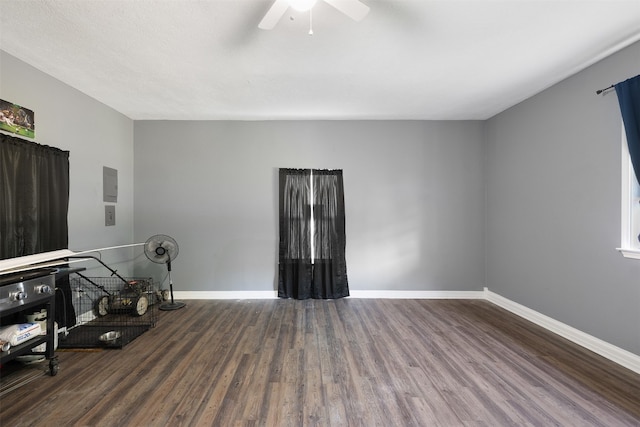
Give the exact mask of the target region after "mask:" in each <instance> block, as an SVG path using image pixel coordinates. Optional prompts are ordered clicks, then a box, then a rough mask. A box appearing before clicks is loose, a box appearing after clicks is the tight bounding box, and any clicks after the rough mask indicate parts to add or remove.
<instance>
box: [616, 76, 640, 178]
mask: <svg viewBox="0 0 640 427" xmlns="http://www.w3.org/2000/svg"><path fill="white" fill-rule="evenodd" d="M614 87H615V88H616V94H617V95H618V102H619V104H620V113H621V114H622V121H623V122H624V129H625V133H626V135H627V145H628V146H629V157H631V164H632V165H633V169H634V171H635V173H636V178H637V179H638V182H640V76H635V77H633V78H630V79H628V80H625V81H623V82H620V83H618V84H616V85H614Z"/></svg>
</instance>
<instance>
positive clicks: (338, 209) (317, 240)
mask: <svg viewBox="0 0 640 427" xmlns="http://www.w3.org/2000/svg"><path fill="white" fill-rule="evenodd" d="M313 206H314V209H313V218H314V239H313V241H314V264H313V288H312V297H313V298H322V299H326V298H342V297H346V296H349V284H348V281H347V262H346V258H345V247H346V239H345V219H344V189H343V182H342V171H341V170H314V171H313Z"/></svg>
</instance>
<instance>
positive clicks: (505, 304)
mask: <svg viewBox="0 0 640 427" xmlns="http://www.w3.org/2000/svg"><path fill="white" fill-rule="evenodd" d="M484 293H485V299H486V300H487V301H489V302H492V303H494V304H495V305H497V306H499V307H502V308H504V309H505V310H507V311H510V312H512V313H513V314H516V315H518V316H520V317H522V318H524V319H527V320H529V321H530V322H533V323H535V324H536V325H538V326H541V327H543V328H545V329H546V330H548V331H551V332H553V333H555V334H558V335H560V336H561V337H563V338H566V339H568V340H569V341H572V342H574V343H576V344H578V345H580V346H582V347H584V348H586V349H588V350H591V351H593V352H594V353H597V354H599V355H600V356H602V357H605V358H607V359H609V360H611V361H612V362H615V363H617V364H619V365H621V366H624V367H625V368H627V369H630V370H632V371H634V372H636V373H638V374H640V356H638V355H635V354H633V353H631V352H629V351H626V350H624V349H622V348H620V347H616V346H615V345H612V344H609V343H608V342H606V341H603V340H601V339H599V338H596V337H594V336H592V335H589V334H586V333H584V332H582V331H580V330H579V329H576V328H574V327H572V326H569V325H567V324H564V323H562V322H559V321H557V320H555V319H553V318H551V317H549V316H545V315H544V314H542V313H538V312H537V311H535V310H532V309H530V308H528V307H525V306H524V305H521V304H518V303H517V302H513V301H511V300H509V299H507V298H505V297H503V296H501V295H498V294H496V293H494V292H491V291H490V290H488V289H487V288H484Z"/></svg>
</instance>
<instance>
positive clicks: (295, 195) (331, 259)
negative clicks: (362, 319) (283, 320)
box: [278, 169, 349, 299]
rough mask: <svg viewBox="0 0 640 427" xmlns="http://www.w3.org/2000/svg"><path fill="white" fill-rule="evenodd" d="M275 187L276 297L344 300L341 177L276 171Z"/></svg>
mask: <svg viewBox="0 0 640 427" xmlns="http://www.w3.org/2000/svg"><path fill="white" fill-rule="evenodd" d="M312 175H313V186H312V185H311V176H312ZM279 187H280V246H279V271H278V296H279V297H281V298H295V299H307V298H318V299H332V298H342V297H345V296H348V295H349V286H348V281H347V267H346V260H345V240H346V239H345V215H344V213H345V212H344V189H343V179H342V171H341V170H331V171H329V170H313V171H311V170H309V169H280V173H279ZM312 188H313V194H312ZM312 202H313V218H312V217H311V203H312ZM312 219H313V225H314V227H313V229H314V231H313V239H312V237H311V230H312V227H311V222H312ZM312 240H313V257H312V253H311V251H312Z"/></svg>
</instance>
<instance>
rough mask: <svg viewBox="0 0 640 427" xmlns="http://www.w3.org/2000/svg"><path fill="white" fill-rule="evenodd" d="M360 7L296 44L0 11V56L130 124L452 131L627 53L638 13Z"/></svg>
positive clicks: (430, 4)
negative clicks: (373, 122)
mask: <svg viewBox="0 0 640 427" xmlns="http://www.w3.org/2000/svg"><path fill="white" fill-rule="evenodd" d="M362 2H363V3H365V4H367V5H368V6H369V7H370V8H371V11H370V13H369V14H368V15H367V16H366V17H365V18H364V20H362V21H361V22H355V21H352V20H351V19H349V18H348V17H346V16H345V15H343V14H342V13H341V12H339V11H337V10H336V9H333V8H332V7H331V6H329V5H328V4H326V3H324V2H323V1H322V0H319V1H318V3H317V4H316V6H315V7H314V9H313V30H314V35H313V36H309V35H308V34H307V32H308V27H309V17H308V14H304V13H299V12H294V11H293V10H291V9H290V10H289V11H288V13H287V14H286V15H285V16H284V17H283V19H282V20H281V21H280V22H279V23H278V25H277V26H276V28H275V29H273V30H270V31H265V30H260V29H258V23H259V22H260V20H261V19H262V17H263V16H264V14H265V13H266V11H267V10H268V9H269V8H270V6H271V4H272V0H227V1H221V0H0V25H1V26H0V49H2V50H4V51H5V52H7V53H9V54H11V55H13V56H15V57H17V58H19V59H21V60H23V61H25V62H27V63H29V64H31V65H32V66H34V67H36V68H38V69H40V70H42V71H44V72H45V73H48V74H50V75H52V76H54V77H56V78H57V79H59V80H61V81H63V82H65V83H67V84H69V85H71V86H73V87H75V88H76V89H78V90H80V91H82V92H84V93H86V94H87V95H89V96H91V97H93V98H95V99H97V100H99V101H101V102H103V103H104V104H106V105H109V106H110V107H112V108H114V109H115V110H117V111H119V112H121V113H123V114H125V115H126V116H128V117H130V118H132V119H135V120H138V119H167V120H190V119H198V120H200V119H212V120H214V119H238V120H271V119H434V120H441V119H445V120H458V119H486V118H489V117H491V116H493V115H495V114H497V113H499V112H500V111H503V110H504V109H506V108H508V107H510V106H512V105H514V104H517V103H518V102H520V101H522V100H524V99H526V98H528V97H529V96H531V95H534V94H536V93H538V92H540V91H541V90H543V89H545V88H547V87H549V86H550V85H552V84H554V83H556V82H558V81H560V80H562V79H563V78H566V77H568V76H570V75H572V74H574V73H576V72H577V71H580V70H581V69H583V68H585V67H587V66H588V65H590V64H592V63H594V62H595V61H597V60H599V59H602V58H603V57H605V56H607V55H609V54H611V53H614V52H615V51H617V50H619V49H621V48H623V47H625V46H627V45H629V44H631V43H633V42H635V41H637V40H639V39H640V0H597V1H588V0H493V1H488V0H467V1H458V0H431V1H428V0H423V1H406V0H386V1H384V0H362ZM639 69H640V59H639ZM634 71H636V72H637V71H638V70H630V75H631V74H633V72H634ZM609 83H611V82H602V84H603V85H604V84H609ZM613 83H615V82H613ZM592 89H593V90H595V89H598V88H592Z"/></svg>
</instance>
